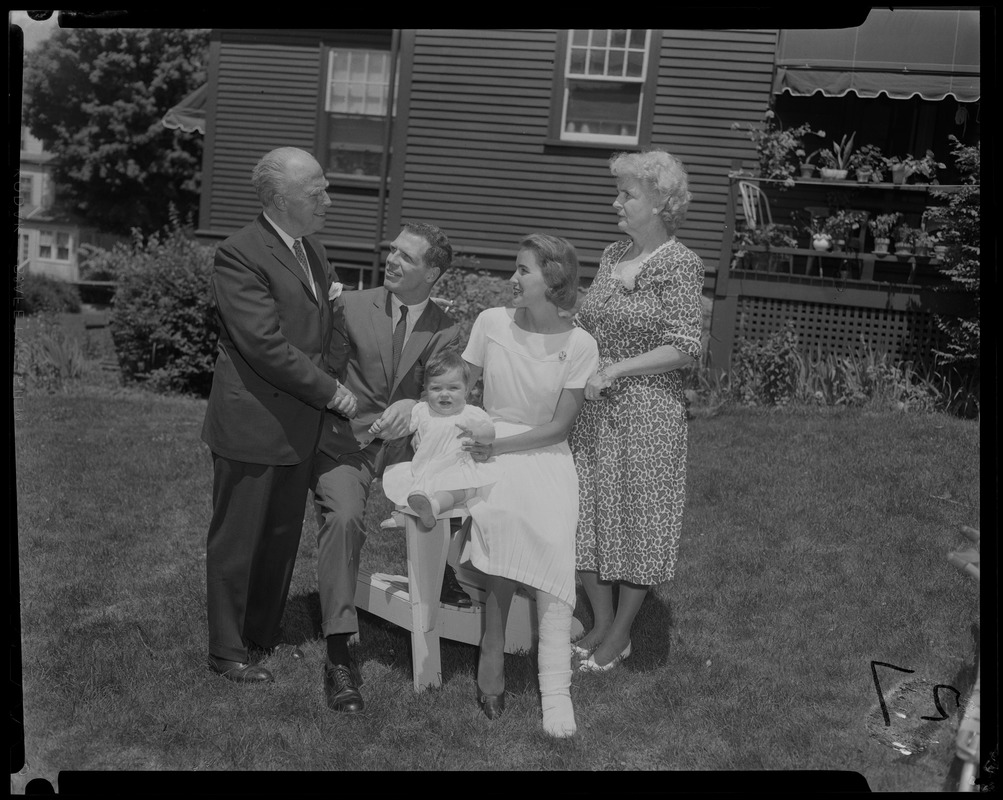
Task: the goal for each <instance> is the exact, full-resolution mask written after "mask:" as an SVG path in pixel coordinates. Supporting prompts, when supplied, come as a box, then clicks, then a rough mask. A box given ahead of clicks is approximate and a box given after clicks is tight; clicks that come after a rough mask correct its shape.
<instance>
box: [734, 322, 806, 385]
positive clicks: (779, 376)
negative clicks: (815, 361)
mask: <svg viewBox="0 0 1003 800" xmlns="http://www.w3.org/2000/svg"><path fill="white" fill-rule="evenodd" d="M797 344H798V335H797V333H796V332H795V330H794V328H793V326H792V325H791V324H790V323H788V324H787V325H786V326H784V329H783V330H782V331H780V332H779V333H777V334H774V335H773V336H771V337H770V338H769V339H767V340H766V341H764V342H754V341H751V340H748V339H742V340H740V341H739V342H738V344H737V346H736V347H735V351H734V353H733V355H732V370H731V371H732V375H731V390H732V392H733V393H734V397H735V399H736V400H738V401H739V402H741V403H746V404H750V405H759V404H763V403H765V404H766V405H786V404H787V403H789V402H790V401H791V400H793V399H794V396H795V391H796V389H797V377H798V374H799V369H798V367H799V363H798V358H797V356H798V353H797Z"/></svg>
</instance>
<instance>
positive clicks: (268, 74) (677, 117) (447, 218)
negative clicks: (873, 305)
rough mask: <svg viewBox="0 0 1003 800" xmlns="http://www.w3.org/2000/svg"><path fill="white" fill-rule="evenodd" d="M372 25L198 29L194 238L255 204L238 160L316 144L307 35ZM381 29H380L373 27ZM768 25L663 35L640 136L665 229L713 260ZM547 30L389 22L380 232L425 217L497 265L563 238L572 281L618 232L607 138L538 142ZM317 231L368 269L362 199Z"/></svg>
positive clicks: (372, 199) (549, 50) (374, 216)
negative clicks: (739, 127)
mask: <svg viewBox="0 0 1003 800" xmlns="http://www.w3.org/2000/svg"><path fill="white" fill-rule="evenodd" d="M350 33H351V34H352V35H357V36H359V37H360V40H361V41H365V39H366V37H367V36H368V37H373V36H379V35H380V34H379V33H378V32H366V31H358V32H346V31H324V30H275V31H266V30H255V31H234V30H224V31H214V32H213V43H212V48H213V49H212V59H211V65H210V100H209V103H208V114H207V135H206V149H205V163H204V169H203V186H204V189H203V203H202V209H201V216H200V229H201V230H200V233H201V234H203V235H204V236H206V237H215V238H218V237H221V236H225V235H227V234H228V233H231V232H233V231H234V230H236V229H237V228H239V227H241V226H242V225H244V224H246V222H247V221H248V220H249V219H251V218H252V217H253V215H254V214H256V213H257V211H258V205H257V201H256V198H255V197H254V195H253V192H252V191H251V188H250V183H249V177H250V170H251V168H252V166H253V164H254V162H255V161H256V159H257V158H258V157H259V156H260V155H261V154H262V153H264V152H265V151H267V150H269V149H271V148H272V147H277V146H280V145H294V146H298V147H303V148H304V149H307V150H313V149H314V148H315V146H316V144H317V141H316V125H317V120H318V119H319V102H320V100H319V98H320V94H321V83H320V81H321V74H322V58H323V44H324V43H325V42H330V41H331V40H332V38H333V37H338V36H340V37H345V36H347V35H349V34H350ZM382 34H383V35H384V37H385V35H386V32H382ZM776 38H777V31H776V30H714V31H711V30H664V31H662V36H661V46H660V51H659V54H658V63H657V70H658V78H657V90H656V102H655V108H654V115H653V127H652V134H653V137H652V140H653V143H654V144H656V145H660V146H664V147H666V148H667V149H669V150H670V151H671V152H673V153H674V154H675V155H677V156H678V157H679V158H681V159H682V161H683V162H684V164H685V165H686V167H687V169H688V171H689V174H690V183H691V191H692V193H693V202H692V205H691V207H690V213H689V217H688V219H687V221H686V223H685V225H684V227H683V228H682V229H681V230H680V232H679V234H680V238H681V239H682V240H683V241H684V243H686V244H687V245H688V246H689V247H691V248H692V249H693V250H695V251H696V252H697V253H698V254H699V255H700V256H701V257H702V258H703V260H704V263H705V265H706V266H707V268H708V269H709V270H713V269H715V268H716V266H717V258H718V254H719V251H720V243H721V229H722V225H723V220H724V213H725V204H726V202H727V197H728V185H727V173H728V170H729V168H730V166H731V164H732V162H733V160H735V159H744V160H747V161H749V160H751V159H752V158H754V151H753V150H752V144H751V142H749V140H748V139H747V138H746V137H745V136H743V135H741V134H740V133H739V132H736V131H734V130H732V129H731V124H732V123H733V122H751V121H756V120H759V119H760V118H761V116H762V112H763V110H764V109H765V108H766V105H767V103H768V101H769V97H770V84H771V79H772V71H773V59H774V53H775V48H776ZM557 41H558V31H556V30H501V29H494V30H486V29H448V30H407V31H402V32H401V51H400V84H399V85H400V93H399V96H398V103H397V109H398V112H397V118H396V121H395V128H394V132H393V136H394V139H393V141H394V146H393V159H392V165H391V175H390V177H391V180H390V184H389V186H388V192H387V202H386V215H385V219H384V225H383V226H382V231H383V237H382V238H383V239H384V240H385V239H387V238H392V237H393V236H394V235H395V234H396V231H397V229H398V227H399V225H400V223H401V222H402V221H403V220H408V219H422V220H428V221H431V222H435V223H436V224H438V225H440V226H441V227H442V228H443V230H445V231H446V233H447V234H448V235H449V236H450V238H451V240H452V241H453V242H454V245H455V247H456V249H457V250H458V251H459V252H462V253H465V254H468V255H473V256H476V257H477V258H478V260H479V261H480V262H481V264H482V265H483V266H484V267H486V268H489V269H497V270H505V269H507V268H508V267H509V266H510V264H511V260H512V258H514V255H515V248H516V246H517V243H518V240H519V237H521V236H522V235H523V234H525V233H528V232H530V231H534V230H542V231H549V232H552V233H557V234H560V235H563V236H566V237H567V238H569V239H570V240H571V241H572V242H573V243H574V244H575V245H576V247H577V248H578V250H579V254H580V256H581V261H582V265H583V267H584V268H585V273H586V275H591V274H592V273H594V270H595V268H596V266H597V265H598V260H599V256H600V254H601V253H602V250H603V248H604V247H605V246H606V245H607V244H608V243H609V242H610V241H612V240H613V239H615V238H616V237H617V236H618V235H619V233H618V231H617V227H616V216H615V214H614V212H613V210H612V208H611V203H612V202H613V199H614V197H615V188H614V183H613V180H612V177H611V176H610V174H609V169H608V159H609V156H610V154H611V152H612V150H611V149H609V148H608V147H599V148H594V147H581V146H574V147H568V146H565V145H561V144H552V143H548V135H547V134H548V124H549V119H550V111H551V106H552V104H554V103H559V102H560V98H557V97H554V64H555V58H556V57H557V56H558V53H557ZM331 197H332V202H333V209H332V211H331V212H329V214H328V222H327V225H326V227H325V229H324V231H323V236H324V238H325V241H326V242H327V243H328V246H329V248H330V250H331V253H332V257H333V258H335V259H336V260H340V261H341V262H344V263H347V262H352V261H354V262H356V263H358V264H359V265H360V266H365V265H368V264H369V263H371V261H372V253H373V252H374V248H376V249H377V250H378V244H379V242H377V241H376V239H377V238H378V231H379V228H380V226H379V225H378V224H377V223H378V214H379V209H378V195H377V193H376V192H373V191H365V190H360V189H358V188H357V187H356V188H350V187H340V186H337V185H335V186H333V187H332V191H331Z"/></svg>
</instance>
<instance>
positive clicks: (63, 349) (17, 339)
mask: <svg viewBox="0 0 1003 800" xmlns="http://www.w3.org/2000/svg"><path fill="white" fill-rule="evenodd" d="M13 366H14V369H13V373H14V379H15V385H18V384H19V385H20V386H21V388H23V389H24V390H25V391H26V392H27V391H34V390H37V389H40V390H42V391H44V392H57V391H59V390H61V389H62V388H63V386H64V385H65V384H66V382H67V381H70V380H75V379H77V378H80V377H81V375H83V372H84V368H85V366H86V359H85V357H84V352H83V349H82V348H81V347H80V343H79V342H77V341H76V340H75V339H72V338H70V337H68V336H66V334H65V333H63V331H61V330H60V329H59V326H58V325H57V323H56V321H55V320H54V319H53V318H52V317H51V316H50V314H49V313H48V312H45V311H42V312H39V313H38V314H36V315H34V316H32V317H31V318H30V319H25V320H22V321H21V322H20V323H19V324H18V325H17V327H16V329H15V336H14V365H13Z"/></svg>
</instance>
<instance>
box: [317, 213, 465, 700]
mask: <svg viewBox="0 0 1003 800" xmlns="http://www.w3.org/2000/svg"><path fill="white" fill-rule="evenodd" d="M452 253H453V251H452V247H451V246H450V244H449V240H448V239H447V238H446V235H445V234H444V233H442V231H440V230H439V229H438V228H436V227H435V226H434V225H429V224H426V223H420V222H419V223H407V224H405V225H404V228H403V230H402V231H401V232H400V234H399V235H398V236H397V238H396V239H395V240H394V241H393V243H392V244H391V245H390V253H389V255H388V256H387V261H386V269H385V273H384V279H383V286H381V287H379V288H376V289H366V290H362V291H349V292H344V293H343V294H342V295H341V296H340V297H339V298H338V300H336V301H335V308H343V309H344V314H345V326H344V331H345V332H346V335H345V336H342V333H341V332H340V331H338V330H336V331H335V334H334V337H333V339H332V352H333V353H335V355H333V356H332V357H331V359H330V360H331V362H332V363H334V362H341V361H343V360H344V352H345V350H346V349H347V362H348V367H347V371H346V373H345V384H346V386H347V387H348V389H349V390H350V391H351V392H352V393H353V394H354V395H355V397H356V399H357V402H358V414H357V416H355V417H354V418H353V419H352V420H351V421H349V420H348V419H345V418H344V417H341V416H336V415H335V414H327V419H326V422H325V425H324V432H323V434H322V435H321V441H320V445H319V450H320V452H319V453H318V454H317V459H316V461H315V466H314V485H313V491H314V499H315V502H316V509H317V519H318V528H319V530H318V534H317V578H318V586H319V590H320V606H321V617H322V629H323V633H324V636H325V638H326V642H327V661H326V663H325V665H324V689H325V695H326V698H327V704H328V706H329V707H330V708H332V709H333V710H335V711H343V712H348V713H354V712H358V711H361V710H362V709H363V708H364V707H365V703H364V701H363V699H362V695H361V693H360V692H359V685H360V684H361V675H360V673H359V669H358V666H357V665H356V664H355V663H354V662H353V660H352V659H351V657H350V655H349V651H348V640H349V639H350V637H351V636H352V634H354V633H356V632H357V631H358V630H359V621H358V615H357V612H356V609H355V587H356V581H357V579H358V574H359V555H360V553H361V551H362V545H363V543H364V542H365V536H366V530H365V523H364V516H365V508H366V501H367V499H368V497H369V488H370V485H371V483H372V481H373V479H374V478H376V477H379V476H380V475H382V473H383V469H384V468H385V467H387V466H389V465H390V464H395V463H398V462H400V461H407V460H408V459H410V458H411V456H412V451H411V448H410V435H409V433H410V432H409V424H410V418H411V409H412V408H413V407H414V405H415V403H416V402H417V400H418V399H419V398H420V397H421V393H422V378H423V368H424V365H425V363H426V362H427V361H428V359H429V358H431V357H432V355H433V354H434V353H436V352H438V351H439V350H441V349H443V348H445V347H449V346H455V345H456V344H457V339H458V336H459V329H458V328H457V325H456V323H455V322H454V321H453V320H451V319H450V318H449V317H448V316H447V315H446V314H445V313H444V312H443V311H442V310H441V309H440V308H439V307H438V306H437V305H436V304H435V303H434V302H433V301H431V300H430V299H429V295H430V293H431V291H432V286H433V284H434V283H435V282H436V280H437V279H438V278H439V276H440V275H441V274H442V272H443V271H445V270H446V269H447V268H448V267H449V265H450V262H451V261H452ZM443 599H444V600H446V601H447V602H456V603H458V604H465V605H469V604H470V598H469V597H467V596H466V595H465V594H464V593H463V591H462V589H461V588H460V586H459V584H458V583H457V581H456V578H455V576H454V575H453V574H452V572H451V570H450V569H449V567H448V565H447V576H446V584H445V585H444V587H443Z"/></svg>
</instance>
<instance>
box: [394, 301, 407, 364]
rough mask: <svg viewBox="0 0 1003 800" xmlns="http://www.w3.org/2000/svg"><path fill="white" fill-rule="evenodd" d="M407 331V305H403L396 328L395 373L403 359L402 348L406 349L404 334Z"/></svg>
mask: <svg viewBox="0 0 1003 800" xmlns="http://www.w3.org/2000/svg"><path fill="white" fill-rule="evenodd" d="M406 332H407V306H401V318H400V321H398V323H397V327H396V328H394V374H395V375H396V374H397V365H398V364H399V363H400V360H401V350H403V349H404V334H405V333H406Z"/></svg>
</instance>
